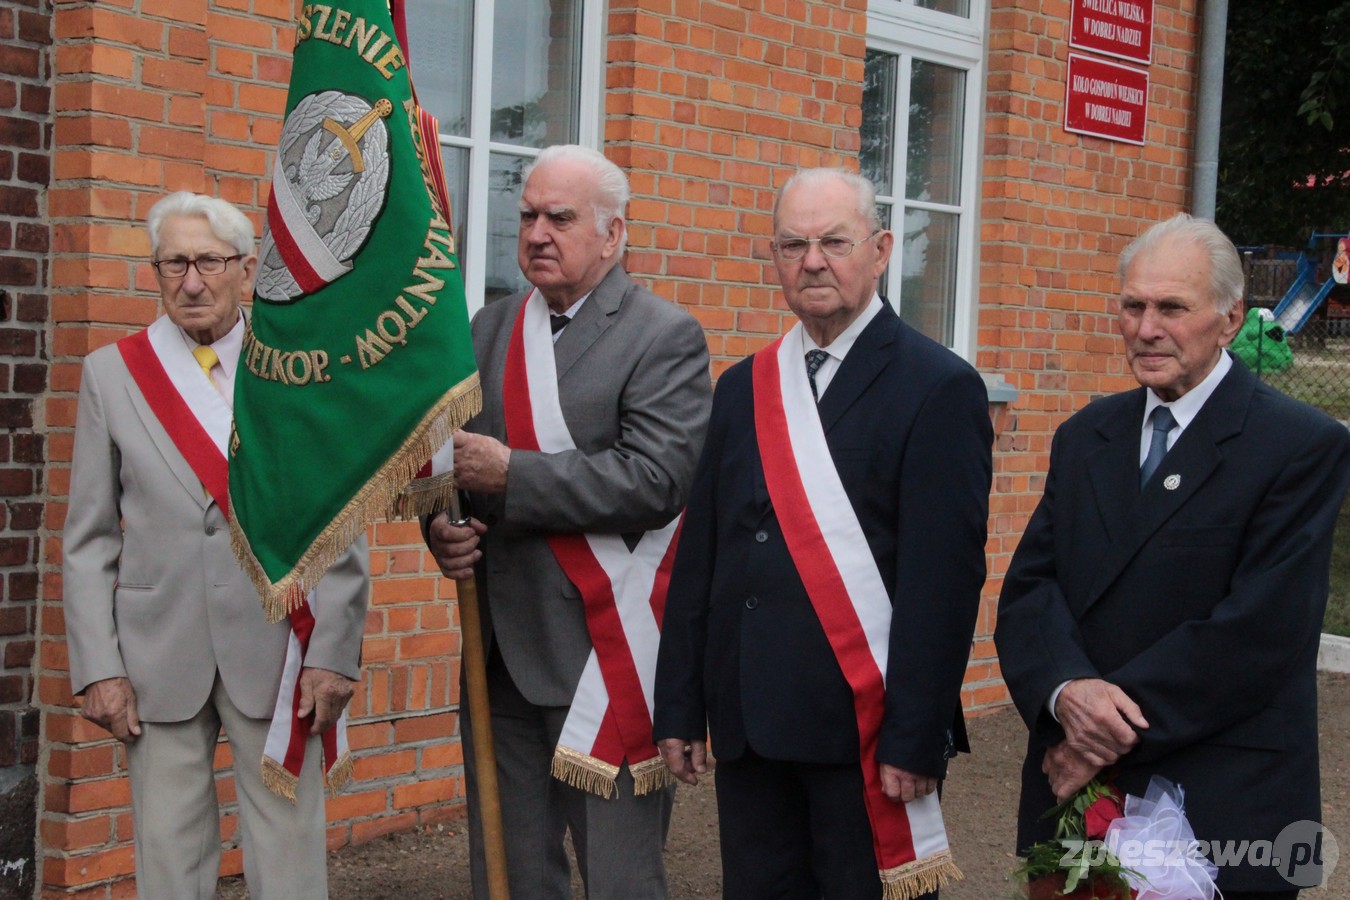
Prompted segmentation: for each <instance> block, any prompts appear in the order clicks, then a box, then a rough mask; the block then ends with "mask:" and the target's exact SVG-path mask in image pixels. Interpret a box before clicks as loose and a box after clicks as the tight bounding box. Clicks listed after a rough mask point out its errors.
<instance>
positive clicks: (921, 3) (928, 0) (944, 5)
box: [914, 0, 970, 18]
mask: <svg viewBox="0 0 1350 900" xmlns="http://www.w3.org/2000/svg"><path fill="white" fill-rule="evenodd" d="M914 5H915V6H917V7H919V8H920V9H935V10H937V11H938V12H944V13H951V14H952V15H954V16H962V17H965V18H969V17H970V0H914Z"/></svg>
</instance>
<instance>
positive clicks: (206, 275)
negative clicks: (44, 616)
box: [64, 191, 369, 900]
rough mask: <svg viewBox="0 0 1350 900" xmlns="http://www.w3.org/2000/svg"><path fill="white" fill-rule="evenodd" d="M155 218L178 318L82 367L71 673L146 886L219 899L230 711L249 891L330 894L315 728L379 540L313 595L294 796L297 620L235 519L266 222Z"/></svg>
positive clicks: (214, 214) (346, 668)
mask: <svg viewBox="0 0 1350 900" xmlns="http://www.w3.org/2000/svg"><path fill="white" fill-rule="evenodd" d="M148 226H149V232H150V248H151V254H152V263H151V265H153V266H154V268H155V275H156V279H157V281H158V284H159V289H160V297H161V299H162V301H163V305H164V315H163V316H162V317H160V318H159V319H157V320H156V321H155V322H154V323H153V324H152V325H151V326H150V327H149V328H147V329H146V330H145V331H142V332H139V333H137V334H135V335H132V336H131V337H128V338H125V339H123V340H122V341H119V342H118V343H117V344H115V345H113V346H108V347H104V348H101V349H99V350H96V351H95V352H93V353H91V354H90V355H89V356H88V358H87V359H86V360H85V363H84V370H83V373H82V376H81V379H82V380H81V383H80V397H79V412H78V417H77V420H76V426H75V450H74V462H73V465H72V473H71V485H70V506H69V511H68V513H67V515H66V524H65V534H64V547H65V563H64V596H65V600H64V609H65V619H66V631H67V640H68V644H69V648H70V678H71V684H72V687H73V688H74V690H75V692H76V693H77V694H83V712H84V716H85V718H87V719H89V720H90V721H93V722H95V723H97V724H98V725H100V726H102V727H104V728H106V729H108V730H109V731H110V732H112V734H113V735H114V736H115V737H116V738H117V739H118V740H119V741H122V742H123V743H124V744H126V759H127V767H128V769H129V770H130V775H131V806H132V819H133V823H134V825H135V839H136V880H137V889H138V891H139V894H140V896H141V897H145V898H163V900H184V898H197V897H202V898H206V897H214V896H215V895H216V880H217V872H218V869H219V866H220V821H219V811H218V809H217V805H216V787H215V777H214V774H215V773H214V767H213V761H214V757H215V747H216V741H217V739H218V737H219V734H220V730H221V727H222V725H223V726H224V728H225V731H226V733H227V734H228V736H229V740H230V745H231V749H232V751H233V754H234V759H235V783H236V785H237V787H238V796H239V823H240V838H241V842H242V844H243V850H244V876H245V880H246V881H247V882H248V887H249V891H250V893H251V894H252V896H254V897H259V898H277V900H295V898H305V897H314V898H323V897H327V896H328V892H327V874H326V871H327V870H326V860H325V849H326V848H325V828H324V809H323V781H322V772H321V765H320V743H321V740H320V737H319V735H320V734H321V733H322V732H323V731H324V730H325V729H327V728H328V727H329V726H330V725H332V724H333V723H334V722H335V721H336V720H337V719H338V717H339V715H340V714H341V712H342V710H343V709H344V707H345V706H346V704H347V701H348V699H349V698H350V697H351V694H352V689H353V684H352V679H355V678H357V677H359V669H358V667H359V660H360V652H361V633H362V628H363V625H364V621H365V609H366V602H367V596H368V594H369V572H368V551H367V548H366V544H365V539H364V538H362V539H361V540H360V541H358V542H357V543H356V544H354V545H353V546H352V547H351V548H349V549H348V551H347V552H346V554H345V555H343V556H342V557H340V558H339V560H338V562H337V563H336V564H335V565H334V566H333V567H332V568H331V569H330V570H329V572H328V574H327V575H326V576H325V577H324V579H323V580H322V582H321V583H320V584H319V586H318V587H317V588H316V589H315V592H314V594H313V595H311V597H310V604H311V608H312V609H313V611H314V616H315V627H314V631H313V634H312V637H311V639H310V643H309V646H308V650H307V652H306V653H305V655H304V661H303V668H302V669H301V670H300V673H299V687H300V695H301V696H300V706H299V709H298V715H300V716H301V717H302V718H305V717H312V718H313V724H312V726H311V727H310V737H309V739H308V741H307V743H306V746H305V759H304V763H303V765H302V768H301V776H300V779H299V784H298V786H297V790H296V795H297V796H296V801H295V802H294V803H291V802H289V801H288V800H287V799H285V798H283V797H280V796H278V795H276V794H274V793H272V792H271V791H269V790H268V788H267V787H266V786H265V785H264V783H263V778H262V766H261V762H262V758H263V753H264V749H263V748H264V742H265V740H266V738H267V736H268V726H269V720H271V719H272V717H273V714H274V710H275V708H276V707H277V705H278V695H279V690H280V686H281V681H282V668H283V664H284V663H285V661H286V656H287V646H288V643H289V641H290V636H291V628H290V625H289V623H288V622H286V621H282V622H278V623H275V624H269V623H268V621H267V619H266V617H265V616H264V614H263V609H262V605H261V603H260V602H259V599H258V595H257V593H256V591H255V590H254V588H253V585H252V583H251V582H250V581H249V579H248V577H247V576H246V575H245V574H244V572H243V570H242V569H240V567H239V566H238V564H237V563H236V562H235V559H234V556H233V554H232V553H231V551H230V530H229V527H228V525H227V521H226V516H227V513H228V499H227V497H226V496H225V483H226V482H227V480H228V479H227V471H226V463H225V453H224V450H225V447H226V442H227V441H228V437H229V433H230V418H231V410H232V407H233V399H232V398H233V394H234V391H233V386H234V377H235V372H236V367H237V364H238V359H239V350H240V347H241V346H242V342H243V333H244V317H243V315H242V313H241V311H240V302H241V300H242V299H243V298H244V296H245V295H247V294H248V293H250V292H251V290H252V285H253V274H254V270H255V268H256V266H257V257H256V256H255V255H254V252H253V226H252V223H251V222H249V220H248V218H247V217H246V216H244V214H243V213H241V212H240V211H239V210H237V209H236V208H235V207H233V206H231V205H230V204H229V203H227V202H225V201H223V200H219V199H216V198H212V197H206V196H202V195H198V194H191V193H188V192H186V191H182V192H179V193H176V194H171V195H169V196H168V197H165V198H164V199H162V200H161V201H159V202H158V203H157V204H155V206H154V207H153V208H152V209H151V210H150V215H149V221H148Z"/></svg>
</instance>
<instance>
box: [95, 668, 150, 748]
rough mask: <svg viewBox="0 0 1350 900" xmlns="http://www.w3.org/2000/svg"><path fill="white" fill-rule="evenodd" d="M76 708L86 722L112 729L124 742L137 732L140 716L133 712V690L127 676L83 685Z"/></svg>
mask: <svg viewBox="0 0 1350 900" xmlns="http://www.w3.org/2000/svg"><path fill="white" fill-rule="evenodd" d="M80 712H81V713H83V714H84V717H85V718H86V719H88V720H89V721H90V722H93V723H94V724H95V725H97V726H99V727H100V728H106V729H107V730H108V731H111V732H112V736H113V737H115V738H117V739H118V740H119V741H121V742H122V743H124V744H130V743H131V742H132V741H134V740H136V738H138V737H140V736H141V717H140V716H138V715H137V714H136V690H135V688H133V687H132V686H131V679H129V678H105V679H103V680H102V681H95V682H94V683H93V684H91V685H89V686H88V687H87V688H85V689H84V703H83V704H82V706H81V709H80Z"/></svg>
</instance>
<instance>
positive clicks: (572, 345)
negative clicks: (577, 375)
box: [553, 266, 632, 382]
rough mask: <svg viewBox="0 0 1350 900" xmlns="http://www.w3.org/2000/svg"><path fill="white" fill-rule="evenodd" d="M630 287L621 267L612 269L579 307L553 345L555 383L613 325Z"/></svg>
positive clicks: (560, 379) (630, 281)
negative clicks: (555, 372) (555, 371)
mask: <svg viewBox="0 0 1350 900" xmlns="http://www.w3.org/2000/svg"><path fill="white" fill-rule="evenodd" d="M631 284H632V280H631V279H630V278H629V277H628V276H627V275H625V274H624V271H623V269H622V267H620V266H615V267H614V268H612V269H610V270H609V274H607V275H606V276H605V277H604V278H603V279H601V281H600V283H599V284H598V285H596V286H595V290H593V291H592V292H591V296H590V297H588V298H587V299H586V302H585V303H583V304H581V309H579V310H577V315H576V319H575V320H573V321H572V322H571V323H569V324H568V326H567V327H566V328H565V329H563V333H562V334H561V335H559V336H558V342H557V343H556V344H554V345H553V361H554V363H555V364H556V365H557V367H558V381H559V382H561V381H562V379H563V376H564V375H566V374H567V372H568V370H570V369H571V368H572V366H574V365H575V364H576V362H577V360H579V359H581V357H582V356H583V355H584V354H585V353H586V351H587V350H589V349H590V348H591V345H592V344H594V343H595V342H596V340H597V339H599V337H600V335H602V334H604V333H605V331H606V330H608V329H609V326H610V325H612V324H613V323H614V318H613V317H614V314H615V313H617V312H618V311H619V307H620V306H622V305H623V298H624V295H625V294H626V293H628V288H629V286H630V285H631Z"/></svg>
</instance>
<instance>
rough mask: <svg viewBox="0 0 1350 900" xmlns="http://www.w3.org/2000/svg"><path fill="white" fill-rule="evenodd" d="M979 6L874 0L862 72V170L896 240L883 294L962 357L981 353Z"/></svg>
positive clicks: (913, 322) (974, 0)
mask: <svg viewBox="0 0 1350 900" xmlns="http://www.w3.org/2000/svg"><path fill="white" fill-rule="evenodd" d="M981 2H982V0H968V2H961V3H955V2H950V0H948V2H941V0H929V2H925V0H874V2H873V3H872V4H871V5H870V6H869V10H868V50H867V57H866V62H865V66H864V75H863V121H862V125H861V129H860V151H859V170H860V171H861V172H862V174H863V175H864V176H865V177H866V178H868V179H869V180H870V181H871V182H872V184H873V185H874V186H875V187H876V191H877V204H878V206H879V207H880V208H881V212H882V217H883V220H884V221H886V222H888V223H890V227H891V229H892V230H893V232H894V233H895V250H894V252H893V253H892V256H891V264H890V266H889V268H888V269H887V271H886V274H885V275H884V276H883V278H882V285H881V287H882V293H883V295H884V296H885V297H886V298H887V299H888V300H889V301H890V302H891V303H892V304H893V305H894V306H895V307H896V309H897V311H898V312H899V313H900V316H901V318H903V319H904V320H905V321H906V322H908V323H909V324H910V325H912V326H914V327H915V328H917V329H918V330H920V331H922V332H923V333H924V334H926V335H928V336H929V337H931V338H933V339H934V340H937V341H940V342H941V343H943V344H945V345H946V346H948V347H951V348H953V349H954V350H957V351H958V352H961V353H968V352H970V351H971V350H972V349H973V347H972V343H971V342H972V340H973V331H974V328H973V321H974V305H975V299H976V298H975V292H976V275H977V271H976V269H977V265H978V253H977V244H976V219H977V216H976V209H977V203H978V179H979V160H980V157H979V147H978V144H977V136H978V134H979V116H980V115H981V110H980V108H979V97H978V96H972V94H977V93H978V92H977V91H972V90H971V86H973V85H979V84H980V83H981V81H982V72H983V54H984V51H983V35H982V34H980V33H979V32H978V31H977V30H975V29H973V28H972V23H971V21H969V17H970V14H971V6H972V5H974V4H977V3H981ZM924 8H927V9H936V10H938V11H941V12H950V13H956V14H958V15H961V16H964V17H966V18H965V19H964V20H963V19H957V18H955V17H953V18H951V19H950V20H942V19H935V18H934V17H933V16H931V15H930V14H928V13H924V12H919V10H920V9H924ZM981 15H982V11H981ZM944 21H946V22H947V23H948V26H949V27H948V28H946V29H944V28H942V27H940V25H938V24H935V22H937V23H941V22H944Z"/></svg>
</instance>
